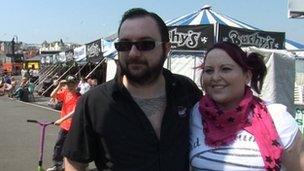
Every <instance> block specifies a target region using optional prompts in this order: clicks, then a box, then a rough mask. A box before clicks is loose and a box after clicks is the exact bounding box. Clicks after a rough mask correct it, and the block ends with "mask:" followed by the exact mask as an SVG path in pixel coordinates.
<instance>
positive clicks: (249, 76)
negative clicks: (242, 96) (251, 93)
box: [246, 70, 252, 85]
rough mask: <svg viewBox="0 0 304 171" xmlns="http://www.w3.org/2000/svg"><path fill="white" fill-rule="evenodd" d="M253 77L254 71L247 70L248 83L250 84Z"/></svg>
mask: <svg viewBox="0 0 304 171" xmlns="http://www.w3.org/2000/svg"><path fill="white" fill-rule="evenodd" d="M251 79H252V72H251V70H248V71H246V84H247V85H248V84H249V83H250V81H251Z"/></svg>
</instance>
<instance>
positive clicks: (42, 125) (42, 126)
mask: <svg viewBox="0 0 304 171" xmlns="http://www.w3.org/2000/svg"><path fill="white" fill-rule="evenodd" d="M27 122H31V123H37V124H38V125H40V152H39V153H40V156H39V162H38V168H37V171H45V170H44V168H43V167H42V162H43V149H44V138H45V128H46V127H47V126H49V125H53V124H54V122H42V121H37V120H31V119H29V120H27Z"/></svg>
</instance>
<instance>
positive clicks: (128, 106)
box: [64, 8, 201, 171]
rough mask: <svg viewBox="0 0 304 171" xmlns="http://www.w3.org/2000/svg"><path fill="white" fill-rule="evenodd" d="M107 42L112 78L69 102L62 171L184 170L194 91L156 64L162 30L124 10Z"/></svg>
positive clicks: (143, 15) (157, 22) (164, 40)
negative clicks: (114, 62) (114, 59)
mask: <svg viewBox="0 0 304 171" xmlns="http://www.w3.org/2000/svg"><path fill="white" fill-rule="evenodd" d="M118 38H119V41H118V42H116V43H115V48H116V50H117V51H118V52H119V53H118V55H119V57H118V71H117V74H116V78H115V79H114V80H111V81H109V82H107V83H105V84H102V85H99V86H97V87H95V88H94V89H91V90H90V91H88V93H86V94H85V95H84V96H83V97H81V99H80V102H79V103H78V105H77V108H76V111H75V115H74V117H73V124H72V128H71V131H70V133H69V135H68V138H67V141H66V142H65V146H64V156H65V157H66V159H65V166H66V170H67V171H71V170H84V163H88V162H90V161H93V160H94V161H95V164H96V166H97V168H98V169H99V170H102V169H103V168H105V167H106V166H109V165H106V164H108V163H109V162H108V163H106V162H107V160H109V161H110V162H111V166H110V167H111V169H112V170H113V171H150V170H151V171H152V170H153V171H186V170H188V169H189V167H188V165H189V161H188V155H189V154H188V152H189V135H188V134H189V112H190V110H191V107H192V106H193V105H194V103H195V102H197V101H198V100H199V98H200V96H201V91H200V90H199V89H198V88H197V86H196V85H195V83H194V82H193V81H191V80H190V79H188V78H186V77H184V76H179V75H175V74H172V73H171V72H170V71H168V70H165V69H163V64H164V61H165V59H166V56H167V54H168V52H169V51H170V46H171V45H170V43H169V35H168V29H167V27H166V25H165V23H164V22H163V20H162V19H161V18H160V17H159V16H158V15H156V14H154V13H150V12H147V11H146V10H144V9H138V8H136V9H131V10H129V11H127V12H126V13H125V14H124V16H123V18H122V20H121V23H120V26H119V29H118Z"/></svg>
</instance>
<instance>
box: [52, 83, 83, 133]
mask: <svg viewBox="0 0 304 171" xmlns="http://www.w3.org/2000/svg"><path fill="white" fill-rule="evenodd" d="M56 99H57V100H58V101H62V102H63V103H62V109H61V111H60V117H61V118H62V117H64V116H66V115H67V114H69V113H70V112H72V111H73V110H74V109H75V107H76V104H77V101H78V99H79V96H78V95H77V94H76V93H71V92H70V91H69V90H68V89H61V90H60V91H58V92H57V94H56ZM71 122H72V118H69V119H67V120H65V121H63V122H62V123H61V124H60V127H61V128H62V129H65V130H67V131H68V130H69V129H70V126H71Z"/></svg>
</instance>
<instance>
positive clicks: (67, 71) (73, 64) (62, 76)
mask: <svg viewBox="0 0 304 171" xmlns="http://www.w3.org/2000/svg"><path fill="white" fill-rule="evenodd" d="M74 64H75V63H74ZM74 64H73V65H72V66H71V67H70V68H69V69H68V70H66V71H65V72H64V73H63V74H62V75H61V76H60V77H59V78H58V80H60V79H61V78H62V77H64V76H65V74H67V73H68V72H69V71H70V70H71V69H72V68H74V67H75V65H74ZM51 87H53V84H52V85H50V86H49V87H48V88H47V89H46V90H44V92H42V94H41V95H42V96H43V95H44V94H45V93H46V92H47V91H48V90H49V89H50V88H51Z"/></svg>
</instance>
